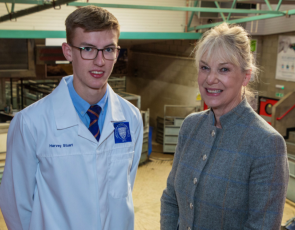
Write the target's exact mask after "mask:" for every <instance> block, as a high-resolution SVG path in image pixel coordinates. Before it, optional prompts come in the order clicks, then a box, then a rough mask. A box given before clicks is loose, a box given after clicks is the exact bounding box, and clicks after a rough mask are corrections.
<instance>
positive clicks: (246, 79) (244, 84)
mask: <svg viewBox="0 0 295 230" xmlns="http://www.w3.org/2000/svg"><path fill="white" fill-rule="evenodd" d="M251 74H252V70H251V69H249V70H246V72H245V79H244V81H243V86H247V85H248V83H249V81H250V79H251Z"/></svg>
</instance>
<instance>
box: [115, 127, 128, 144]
mask: <svg viewBox="0 0 295 230" xmlns="http://www.w3.org/2000/svg"><path fill="white" fill-rule="evenodd" d="M114 128H115V132H114V137H115V143H116V144H119V143H125V142H132V139H131V134H130V128H129V122H118V123H114Z"/></svg>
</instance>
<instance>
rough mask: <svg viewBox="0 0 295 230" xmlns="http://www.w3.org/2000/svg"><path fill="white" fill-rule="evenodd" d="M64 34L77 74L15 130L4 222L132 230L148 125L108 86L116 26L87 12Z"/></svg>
mask: <svg viewBox="0 0 295 230" xmlns="http://www.w3.org/2000/svg"><path fill="white" fill-rule="evenodd" d="M66 31H67V43H63V45H62V49H63V52H64V55H65V57H66V59H67V60H68V61H70V62H72V65H73V73H74V74H73V76H68V77H65V78H63V79H62V80H61V82H60V84H59V86H58V87H57V88H56V89H55V90H54V91H53V92H52V93H51V94H50V95H49V96H47V97H45V98H43V99H42V100H40V101H38V102H36V103H34V104H33V105H31V106H29V107H28V108H26V109H24V110H22V111H21V112H19V113H17V115H16V116H15V117H14V119H13V120H12V122H11V124H10V128H9V132H8V139H7V140H8V141H7V158H6V166H5V170H4V176H3V180H2V184H1V187H0V207H1V210H2V213H3V216H4V218H5V221H6V224H7V226H8V229H9V230H20V229H22V230H28V229H30V230H81V229H87V230H92V229H93V230H133V229H134V210H133V202H132V195H131V192H132V188H133V184H134V180H135V174H136V171H137V166H138V162H139V159H140V156H141V148H142V139H143V137H142V135H143V126H142V119H141V114H140V112H139V110H138V109H137V108H135V107H134V106H133V105H132V104H130V103H129V102H128V101H126V100H124V99H122V98H121V97H119V96H118V95H117V94H115V93H114V91H113V90H112V89H111V87H110V86H109V85H108V84H107V80H108V78H109V76H110V74H111V72H112V69H113V67H114V64H115V62H116V58H117V57H118V53H119V47H118V38H119V33H120V32H119V24H118V21H117V19H116V18H115V17H114V16H113V15H112V14H111V13H110V12H108V11H106V10H104V9H102V8H98V7H94V6H88V7H83V8H79V9H77V10H76V11H74V12H73V13H71V14H70V15H69V16H68V18H67V20H66Z"/></svg>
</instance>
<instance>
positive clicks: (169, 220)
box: [160, 131, 183, 230]
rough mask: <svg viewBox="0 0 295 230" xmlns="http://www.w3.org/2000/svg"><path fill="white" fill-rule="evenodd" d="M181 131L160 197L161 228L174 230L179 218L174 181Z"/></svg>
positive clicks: (179, 151)
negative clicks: (165, 184) (165, 185)
mask: <svg viewBox="0 0 295 230" xmlns="http://www.w3.org/2000/svg"><path fill="white" fill-rule="evenodd" d="M182 138H183V136H182V132H181V131H180V133H179V136H178V143H177V146H176V151H175V154H174V160H173V165H172V170H171V172H170V174H169V176H168V179H167V187H166V189H165V190H164V191H163V195H162V198H161V220H160V224H161V230H176V229H177V224H178V218H179V209H178V203H177V198H176V194H175V188H174V181H175V175H176V172H177V167H178V163H179V159H180V153H181V146H182Z"/></svg>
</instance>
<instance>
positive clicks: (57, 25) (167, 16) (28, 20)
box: [0, 0, 186, 32]
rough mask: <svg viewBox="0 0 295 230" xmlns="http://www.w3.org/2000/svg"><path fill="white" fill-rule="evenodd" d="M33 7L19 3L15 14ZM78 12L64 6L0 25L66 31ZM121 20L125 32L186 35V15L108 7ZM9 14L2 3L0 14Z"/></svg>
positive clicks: (178, 2) (169, 1)
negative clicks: (69, 17)
mask: <svg viewBox="0 0 295 230" xmlns="http://www.w3.org/2000/svg"><path fill="white" fill-rule="evenodd" d="M91 2H99V3H108V4H111V3H114V4H131V5H153V6H186V1H185V0H149V1H146V0H124V1H120V0H91ZM32 6H34V5H28V4H16V5H15V11H18V10H21V9H24V8H28V7H32ZM75 9H76V7H74V6H66V5H63V6H61V10H54V9H50V10H45V11H42V12H39V13H35V14H32V15H28V16H25V17H21V18H18V19H17V21H16V22H10V21H8V22H4V23H0V30H64V29H65V27H64V21H65V19H66V17H67V16H68V15H69V14H70V13H71V12H72V11H74V10H75ZM107 9H108V10H109V11H110V12H112V13H113V14H114V15H115V16H116V17H117V18H118V20H119V22H120V24H121V31H124V32H183V31H184V28H185V12H183V11H161V10H139V9H117V8H107ZM5 14H7V10H6V7H5V5H4V3H0V15H1V16H2V15H5Z"/></svg>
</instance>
